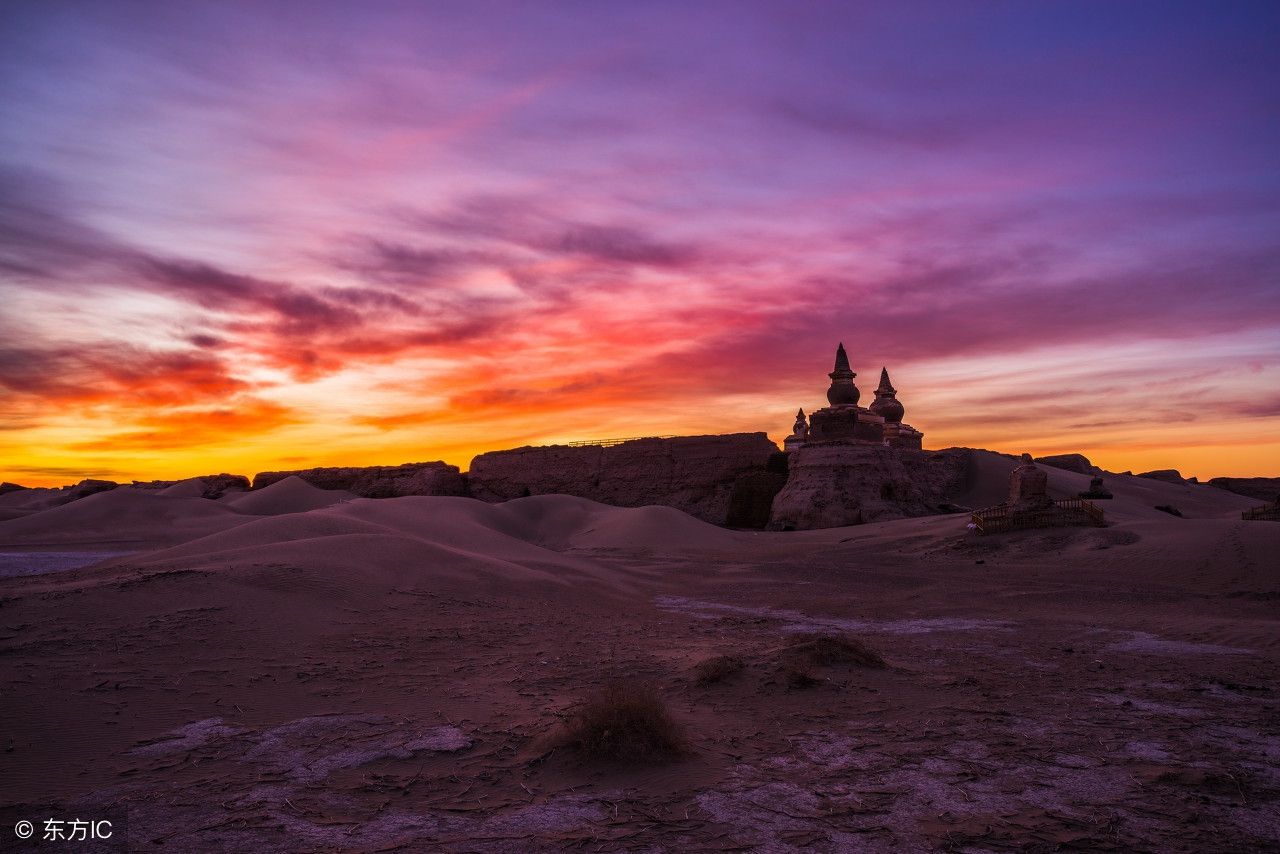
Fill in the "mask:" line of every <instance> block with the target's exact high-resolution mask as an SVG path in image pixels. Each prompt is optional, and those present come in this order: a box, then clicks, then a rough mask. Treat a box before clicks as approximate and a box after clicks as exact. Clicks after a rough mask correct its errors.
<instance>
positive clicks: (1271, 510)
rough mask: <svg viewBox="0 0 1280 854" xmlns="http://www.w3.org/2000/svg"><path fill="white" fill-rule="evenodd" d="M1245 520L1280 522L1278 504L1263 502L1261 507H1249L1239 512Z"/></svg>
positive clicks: (1279, 506) (1279, 507)
mask: <svg viewBox="0 0 1280 854" xmlns="http://www.w3.org/2000/svg"><path fill="white" fill-rule="evenodd" d="M1240 518H1241V519H1244V520H1245V521H1259V520H1261V521H1267V522H1280V504H1264V505H1262V506H1261V507H1250V508H1249V509H1248V510H1245V511H1243V512H1242V513H1241V514H1240Z"/></svg>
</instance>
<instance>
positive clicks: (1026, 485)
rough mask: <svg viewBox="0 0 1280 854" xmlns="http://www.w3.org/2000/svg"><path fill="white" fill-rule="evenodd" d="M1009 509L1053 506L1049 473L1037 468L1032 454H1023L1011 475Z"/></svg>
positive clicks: (1035, 508) (1040, 508) (1036, 508)
mask: <svg viewBox="0 0 1280 854" xmlns="http://www.w3.org/2000/svg"><path fill="white" fill-rule="evenodd" d="M1007 504H1008V505H1009V509H1011V510H1014V511H1018V510H1044V509H1046V508H1049V507H1052V506H1053V499H1052V498H1050V497H1049V475H1047V474H1045V472H1044V469H1041V468H1037V467H1036V464H1035V463H1033V462H1032V461H1031V455H1030V454H1023V455H1022V463H1021V465H1019V466H1017V467H1016V468H1014V470H1013V472H1012V473H1011V474H1010V475H1009V500H1008V502H1007Z"/></svg>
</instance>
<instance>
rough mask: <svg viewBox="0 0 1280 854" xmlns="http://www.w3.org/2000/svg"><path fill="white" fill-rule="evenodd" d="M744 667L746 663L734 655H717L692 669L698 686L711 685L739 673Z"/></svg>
mask: <svg viewBox="0 0 1280 854" xmlns="http://www.w3.org/2000/svg"><path fill="white" fill-rule="evenodd" d="M746 666H747V664H746V662H745V661H743V660H742V659H741V658H739V657H738V656H736V655H717V656H715V657H713V658H708V659H706V660H705V661H700V662H698V665H697V666H696V667H694V668H693V675H694V678H695V679H696V680H697V682H698V684H699V685H712V684H714V683H716V682H722V681H724V680H725V679H728V678H729V677H730V676H733V675H734V674H735V673H739V672H741V671H742V669H743V668H744V667H746Z"/></svg>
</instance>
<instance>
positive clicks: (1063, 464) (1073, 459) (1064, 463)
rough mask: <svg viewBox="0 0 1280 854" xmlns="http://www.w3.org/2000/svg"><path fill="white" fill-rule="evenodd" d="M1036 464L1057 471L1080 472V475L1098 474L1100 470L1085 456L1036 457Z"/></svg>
mask: <svg viewBox="0 0 1280 854" xmlns="http://www.w3.org/2000/svg"><path fill="white" fill-rule="evenodd" d="M1036 462H1038V463H1040V464H1041V465H1044V466H1053V467H1054V468H1056V469H1063V470H1065V471H1073V472H1078V473H1079V474H1097V473H1098V468H1097V467H1096V466H1095V465H1094V464H1093V463H1091V462H1089V458H1088V457H1086V456H1085V455H1084V454H1052V455H1050V456H1047V457H1036Z"/></svg>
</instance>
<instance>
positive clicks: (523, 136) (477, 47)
mask: <svg viewBox="0 0 1280 854" xmlns="http://www.w3.org/2000/svg"><path fill="white" fill-rule="evenodd" d="M4 15H5V19H6V23H5V26H4V27H3V28H0V142H2V143H3V145H2V146H0V299H2V300H3V308H2V309H0V474H3V473H12V476H11V477H10V479H16V480H19V481H21V482H26V483H41V482H43V483H60V482H65V481H66V480H67V479H68V475H67V472H68V471H81V470H82V471H85V472H93V473H97V474H99V475H102V474H108V476H110V474H114V475H115V476H117V477H120V478H128V477H138V478H149V477H166V476H176V475H182V474H191V473H198V472H203V471H207V470H213V469H218V470H230V471H237V472H252V471H254V470H260V469H266V468H273V467H289V466H297V465H303V464H333V463H350V464H359V463H378V462H402V461H407V460H418V459H436V458H440V457H443V458H444V459H447V460H449V461H451V462H454V463H458V464H460V465H462V466H463V467H464V468H465V467H466V465H467V463H468V462H469V460H470V457H471V456H472V455H473V454H475V453H477V452H480V451H483V450H487V449H492V448H501V447H510V446H513V445H518V444H526V443H542V442H550V441H557V440H559V441H563V440H572V439H589V438H602V437H611V436H630V435H644V434H652V433H695V432H699V433H700V432H727V431H736V430H768V431H769V432H770V434H771V435H773V436H774V437H775V438H781V436H782V435H783V434H784V433H785V432H786V431H787V428H788V427H789V425H790V420H791V417H792V415H793V414H794V412H795V408H796V407H797V406H804V407H806V409H808V408H812V407H814V406H817V405H819V404H820V403H821V401H822V395H823V391H824V389H825V376H824V374H825V372H826V371H828V370H830V365H829V361H830V358H831V352H832V350H833V348H834V344H835V342H836V341H837V340H843V341H844V342H845V343H846V345H847V346H848V348H849V350H850V354H851V358H852V360H853V362H854V368H855V369H856V370H858V371H859V372H860V380H862V381H863V383H862V384H863V387H864V393H865V394H867V395H868V396H869V386H871V385H873V384H874V380H875V377H876V374H877V373H878V370H879V367H880V366H881V365H882V364H884V365H888V366H889V368H890V370H891V372H892V373H893V377H894V382H895V385H897V386H898V388H899V389H900V390H901V393H902V397H903V399H904V401H905V403H906V405H907V410H908V420H909V421H910V422H912V423H913V424H915V425H916V426H917V427H919V428H921V429H923V430H924V431H925V432H926V438H927V440H928V444H929V445H930V446H933V447H941V446H945V445H951V444H965V445H974V446H984V447H994V448H997V449H1001V450H1009V451H1021V450H1030V451H1033V452H1036V453H1049V452H1060V451H1082V452H1084V453H1087V454H1089V455H1090V456H1091V457H1093V458H1094V459H1095V460H1096V461H1098V462H1100V463H1102V464H1104V465H1108V466H1111V467H1116V468H1121V469H1123V468H1134V469H1144V468H1157V467H1169V466H1177V467H1180V468H1182V469H1183V471H1184V472H1185V473H1188V474H1197V475H1200V476H1202V477H1205V476H1213V475H1220V474H1270V475H1276V474H1280V439H1277V438H1276V437H1277V436H1280V391H1277V390H1280V240H1278V239H1277V235H1280V166H1278V165H1277V160H1276V157H1275V152H1276V151H1280V112H1278V111H1277V109H1276V107H1277V93H1278V92H1280V60H1277V58H1276V52H1275V50H1274V45H1275V41H1276V37H1277V34H1278V33H1280V12H1278V11H1277V9H1276V7H1275V6H1274V5H1273V4H1256V5H1254V4H1247V3H1238V4H1230V5H1227V6H1220V5H1213V4H1189V5H1181V4H1169V3H1161V4H1142V3H1132V4H1121V5H1117V4H1109V3H1103V4H1081V3H1070V4H1062V5H1054V4H1019V3H1010V4H984V5H971V4H943V3H938V4H919V5H917V4H867V5H866V6H862V7H860V6H858V5H855V4H848V3H831V4H826V3H769V4H747V3H741V2H734V3H724V4H718V3H700V4H657V3H645V4H610V3H573V2H567V3H561V4H529V3H476V2H468V3H457V4H450V3H431V4H420V3H403V4H400V3H386V2H378V3H369V4H355V3H348V4H321V3H280V4H257V3H239V4H237V3H217V4H214V3H209V4H187V3H183V4H160V3H154V4H150V3H101V4H84V3H65V4H62V3H49V2H41V3H28V4H24V3H17V4H10V5H8V6H6V11H5V13H4Z"/></svg>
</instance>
